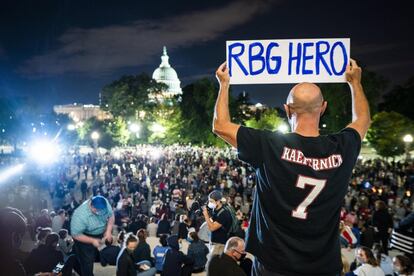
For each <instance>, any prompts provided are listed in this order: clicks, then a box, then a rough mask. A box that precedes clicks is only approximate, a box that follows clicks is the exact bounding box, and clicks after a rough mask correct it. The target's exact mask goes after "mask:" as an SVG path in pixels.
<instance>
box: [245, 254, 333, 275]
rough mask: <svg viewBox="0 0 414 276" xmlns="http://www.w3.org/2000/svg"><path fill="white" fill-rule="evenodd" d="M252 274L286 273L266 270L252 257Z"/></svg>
mask: <svg viewBox="0 0 414 276" xmlns="http://www.w3.org/2000/svg"><path fill="white" fill-rule="evenodd" d="M339 275H340V274H336V275H332V276H339ZM252 276H287V275H283V274H279V273H277V272H273V271H270V270H267V269H266V268H265V267H264V265H263V264H262V263H261V262H260V261H259V260H258V259H257V258H254V261H253V267H252Z"/></svg>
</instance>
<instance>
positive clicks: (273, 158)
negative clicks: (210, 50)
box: [213, 60, 371, 275]
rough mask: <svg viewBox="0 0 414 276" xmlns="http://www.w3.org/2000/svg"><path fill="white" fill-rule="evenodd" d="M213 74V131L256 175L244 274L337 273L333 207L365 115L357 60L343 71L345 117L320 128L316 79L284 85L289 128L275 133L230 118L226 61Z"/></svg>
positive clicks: (344, 187)
mask: <svg viewBox="0 0 414 276" xmlns="http://www.w3.org/2000/svg"><path fill="white" fill-rule="evenodd" d="M216 76H217V79H218V81H219V83H220V91H219V94H218V97H217V102H216V106H215V112H214V118H213V132H214V133H215V134H217V135H218V136H220V137H221V138H222V139H223V140H225V141H226V142H227V143H229V144H231V145H232V146H233V147H235V148H237V151H238V156H239V159H240V160H242V161H245V162H247V163H249V164H250V165H251V166H252V167H253V168H254V169H255V170H256V175H257V184H256V187H255V188H256V192H255V193H254V201H253V208H252V212H251V218H250V225H249V230H248V236H247V244H246V250H247V251H248V252H250V253H252V254H253V255H254V256H255V260H254V266H253V273H252V274H253V275H263V274H265V275H277V274H278V273H279V274H284V275H329V274H332V275H334V274H339V273H340V272H341V270H342V262H341V254H340V243H339V235H338V228H339V226H338V224H339V218H340V211H341V207H342V203H343V200H344V197H345V195H346V194H347V191H348V183H349V179H350V177H351V174H352V170H353V168H354V165H355V163H356V161H357V158H358V155H359V151H360V148H361V141H362V139H363V138H364V137H365V134H366V132H367V130H368V127H369V125H370V122H371V119H370V112H369V105H368V101H367V100H366V98H365V95H364V91H363V88H362V85H361V68H360V67H359V66H358V65H357V63H356V62H355V61H354V60H351V64H350V65H347V67H346V71H345V77H346V80H347V81H348V83H349V85H350V87H351V95H352V107H353V108H352V115H353V118H352V122H351V123H350V124H349V125H348V126H347V127H346V128H345V129H343V130H342V131H340V132H339V133H335V134H329V135H323V136H321V135H320V133H319V123H320V117H321V116H322V115H323V113H324V112H325V110H326V107H327V102H326V101H324V98H323V95H322V92H321V90H320V88H319V87H318V86H317V85H315V84H312V83H300V84H297V85H295V86H294V87H293V88H292V90H291V91H290V93H289V96H288V97H287V100H286V104H285V106H284V107H285V111H286V115H287V117H288V119H289V123H290V126H291V130H292V132H291V133H286V134H282V133H280V132H271V131H265V130H256V129H252V128H248V127H244V126H240V125H238V124H235V123H233V122H232V121H231V117H230V112H229V87H230V75H229V68H228V66H227V65H226V63H223V64H222V65H221V66H220V67H219V68H218V70H217V72H216ZM298 262H299V263H300V265H297V263H298ZM310 273H311V274H310Z"/></svg>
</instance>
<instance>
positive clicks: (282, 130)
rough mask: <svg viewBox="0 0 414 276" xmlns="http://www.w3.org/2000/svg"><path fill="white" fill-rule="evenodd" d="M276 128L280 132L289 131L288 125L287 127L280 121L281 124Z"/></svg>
mask: <svg viewBox="0 0 414 276" xmlns="http://www.w3.org/2000/svg"><path fill="white" fill-rule="evenodd" d="M277 130H279V131H280V132H282V133H287V132H288V131H289V127H288V126H287V125H286V124H284V123H281V124H280V125H279V126H278V128H277Z"/></svg>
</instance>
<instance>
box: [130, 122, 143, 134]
mask: <svg viewBox="0 0 414 276" xmlns="http://www.w3.org/2000/svg"><path fill="white" fill-rule="evenodd" d="M140 129H141V126H140V125H139V124H138V123H132V124H130V125H129V131H131V132H132V133H135V136H136V137H137V138H139V131H140Z"/></svg>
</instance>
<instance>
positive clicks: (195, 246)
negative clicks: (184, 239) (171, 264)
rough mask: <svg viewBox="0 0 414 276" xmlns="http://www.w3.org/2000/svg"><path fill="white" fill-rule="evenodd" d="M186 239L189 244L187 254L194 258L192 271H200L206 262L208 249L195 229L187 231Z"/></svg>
mask: <svg viewBox="0 0 414 276" xmlns="http://www.w3.org/2000/svg"><path fill="white" fill-rule="evenodd" d="M188 241H189V242H190V246H189V247H188V253H187V255H188V257H190V258H192V259H193V260H194V267H193V273H199V272H202V271H204V269H205V266H206V263H207V254H208V253H209V250H208V248H207V246H206V244H205V243H204V242H203V241H201V240H200V239H199V238H198V235H197V232H196V231H190V233H188Z"/></svg>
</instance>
